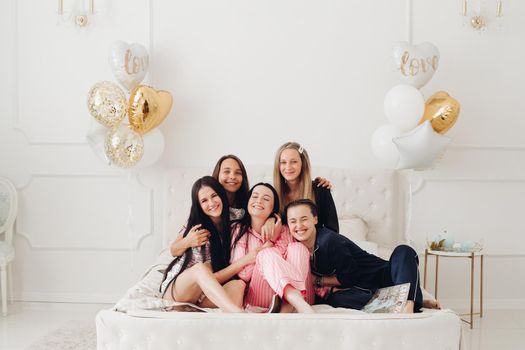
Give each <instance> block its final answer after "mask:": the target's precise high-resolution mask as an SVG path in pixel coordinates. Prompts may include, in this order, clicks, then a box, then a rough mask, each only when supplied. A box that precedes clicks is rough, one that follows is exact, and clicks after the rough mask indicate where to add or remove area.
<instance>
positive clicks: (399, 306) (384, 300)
mask: <svg viewBox="0 0 525 350" xmlns="http://www.w3.org/2000/svg"><path fill="white" fill-rule="evenodd" d="M409 291H410V283H404V284H398V285H395V286H391V287H385V288H380V289H378V290H377V291H376V292H375V293H374V295H373V296H372V298H371V299H370V300H369V301H368V303H366V305H365V306H363V308H362V309H361V310H362V311H364V312H368V313H400V312H403V310H404V308H405V305H406V303H407V299H408V292H409Z"/></svg>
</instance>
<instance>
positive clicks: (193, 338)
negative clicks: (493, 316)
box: [96, 165, 463, 350]
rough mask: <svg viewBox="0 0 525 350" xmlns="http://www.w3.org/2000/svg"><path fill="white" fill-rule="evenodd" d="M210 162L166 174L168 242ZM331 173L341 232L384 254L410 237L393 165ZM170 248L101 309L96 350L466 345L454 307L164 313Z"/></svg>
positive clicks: (264, 173)
mask: <svg viewBox="0 0 525 350" xmlns="http://www.w3.org/2000/svg"><path fill="white" fill-rule="evenodd" d="M247 171H248V175H249V177H250V184H251V185H253V184H255V183H257V182H259V181H264V182H270V183H271V182H272V175H271V174H272V167H271V166H269V165H268V166H247ZM210 173H211V169H209V168H204V167H203V168H175V169H171V170H169V171H168V172H167V174H166V179H165V189H166V194H167V195H166V202H165V220H164V222H165V226H164V231H165V236H164V239H163V241H164V243H165V246H167V245H168V243H169V242H170V241H171V240H172V239H173V238H174V237H175V235H176V233H177V232H178V231H179V229H180V227H181V225H182V224H184V221H185V220H186V218H187V215H188V213H189V206H190V189H191V186H192V184H193V182H194V181H195V180H196V179H197V178H199V177H201V176H204V175H208V174H210ZM313 174H314V176H323V177H326V178H328V179H329V180H330V181H331V182H332V185H333V189H332V194H333V197H334V200H335V202H336V206H337V210H338V215H339V218H340V231H341V233H345V234H349V237H350V238H351V239H353V240H355V241H356V242H357V243H358V244H360V245H361V246H362V247H363V249H365V250H368V251H370V252H372V253H376V254H378V255H380V256H382V257H384V258H388V254H389V252H390V251H391V249H392V248H393V247H395V246H396V245H398V244H400V243H403V242H404V241H405V239H404V235H403V228H404V220H403V218H404V217H405V213H404V202H405V201H404V195H405V191H404V188H405V186H403V183H404V180H403V177H402V176H400V174H398V172H396V171H393V170H377V169H372V170H370V169H360V170H356V169H329V168H314V169H313ZM170 261H171V256H170V254H169V250H168V249H164V250H163V251H162V252H161V254H160V255H159V257H158V259H157V261H156V262H155V263H154V264H153V265H152V266H151V267H150V268H149V269H148V270H147V271H146V273H145V274H144V277H143V279H142V280H141V281H139V282H138V283H137V284H136V285H135V286H133V287H131V288H130V289H129V290H128V291H127V293H126V295H125V296H124V297H123V298H122V299H121V300H119V302H118V303H117V304H116V306H115V308H114V309H111V310H102V311H100V312H99V313H98V314H97V317H96V327H97V349H98V350H114V349H155V350H163V349H192V350H193V349H207V350H208V349H250V350H258V349H261V350H262V349H265V350H266V349H276V348H277V349H302V350H303V349H304V350H306V349H315V350H319V349H330V350H336V349H436V350H438V349H439V350H443V349H462V348H463V342H462V331H461V320H460V318H459V316H458V315H457V314H456V313H454V312H453V311H451V310H439V311H429V310H426V311H425V312H423V313H419V314H367V313H363V312H361V311H356V310H347V309H334V308H331V307H329V306H326V305H316V306H315V309H316V310H317V311H318V313H316V314H312V315H304V314H225V313H221V312H211V313H186V312H161V311H157V310H155V308H159V307H160V306H163V305H166V304H167V303H169V302H166V301H163V300H161V299H160V298H159V293H158V286H159V284H160V282H161V279H162V273H161V272H160V271H162V269H163V268H165V267H166V266H167V264H168V263H169V262H170Z"/></svg>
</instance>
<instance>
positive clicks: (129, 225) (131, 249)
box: [126, 171, 135, 268]
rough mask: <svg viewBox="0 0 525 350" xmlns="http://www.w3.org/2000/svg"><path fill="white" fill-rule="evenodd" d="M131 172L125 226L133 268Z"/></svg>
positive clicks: (133, 240) (133, 242)
mask: <svg viewBox="0 0 525 350" xmlns="http://www.w3.org/2000/svg"><path fill="white" fill-rule="evenodd" d="M131 177H132V175H131V171H128V186H127V187H128V217H127V218H126V226H127V229H128V247H129V251H130V266H131V268H133V267H134V266H135V247H134V245H135V239H134V238H135V237H134V234H133V227H132V225H131V221H132V218H133V205H132V183H131Z"/></svg>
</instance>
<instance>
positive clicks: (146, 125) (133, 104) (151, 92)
mask: <svg viewBox="0 0 525 350" xmlns="http://www.w3.org/2000/svg"><path fill="white" fill-rule="evenodd" d="M172 104H173V98H172V97H171V94H170V93H169V92H168V91H163V90H159V91H157V90H155V89H153V88H152V87H149V86H146V85H138V86H136V87H135V88H134V89H133V90H132V91H131V95H130V96H129V105H128V119H129V125H130V126H131V128H132V129H133V130H135V131H136V132H138V133H139V134H141V135H144V134H145V133H147V132H148V131H150V130H151V129H154V128H156V127H157V126H159V125H160V123H162V121H163V120H164V119H166V117H167V116H168V113H169V112H170V110H171V106H172Z"/></svg>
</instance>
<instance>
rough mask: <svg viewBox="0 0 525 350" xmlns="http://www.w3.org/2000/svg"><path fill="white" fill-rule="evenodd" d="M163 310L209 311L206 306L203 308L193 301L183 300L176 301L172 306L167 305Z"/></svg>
mask: <svg viewBox="0 0 525 350" xmlns="http://www.w3.org/2000/svg"><path fill="white" fill-rule="evenodd" d="M161 310H162V311H166V312H173V311H176V312H208V310H206V309H205V308H202V307H200V306H197V305H195V304H192V303H183V302H178V301H177V302H175V304H173V305H170V306H165V307H163V308H162V309H161Z"/></svg>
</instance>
